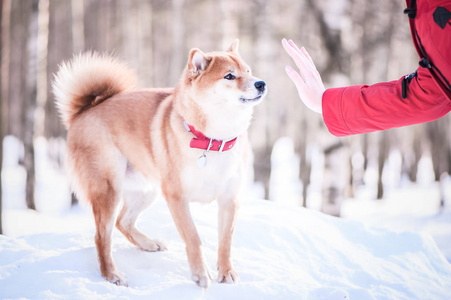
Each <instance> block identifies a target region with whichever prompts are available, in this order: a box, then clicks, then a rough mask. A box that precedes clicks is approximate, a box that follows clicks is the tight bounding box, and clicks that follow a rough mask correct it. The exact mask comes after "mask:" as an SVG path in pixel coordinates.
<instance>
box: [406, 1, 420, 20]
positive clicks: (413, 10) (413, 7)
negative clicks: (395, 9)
mask: <svg viewBox="0 0 451 300" xmlns="http://www.w3.org/2000/svg"><path fill="white" fill-rule="evenodd" d="M404 14H406V15H408V16H409V18H411V19H415V17H416V16H417V1H416V0H411V1H410V7H408V8H406V9H404Z"/></svg>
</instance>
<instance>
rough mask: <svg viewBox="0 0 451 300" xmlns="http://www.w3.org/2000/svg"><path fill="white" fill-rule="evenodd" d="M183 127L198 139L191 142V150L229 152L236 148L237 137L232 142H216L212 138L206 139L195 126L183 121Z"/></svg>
mask: <svg viewBox="0 0 451 300" xmlns="http://www.w3.org/2000/svg"><path fill="white" fill-rule="evenodd" d="M183 126H185V128H186V130H187V131H189V132H192V133H193V134H194V135H195V136H196V137H195V138H193V139H192V140H191V142H190V143H189V146H190V147H191V148H196V149H202V150H207V151H219V152H223V151H228V150H230V149H232V148H233V146H235V143H236V140H237V139H238V138H237V137H236V138H234V139H231V140H228V141H226V140H215V139H212V138H208V137H206V136H205V135H204V134H203V133H202V132H200V131H197V130H196V129H195V128H194V126H192V125H189V124H188V123H186V122H185V121H183Z"/></svg>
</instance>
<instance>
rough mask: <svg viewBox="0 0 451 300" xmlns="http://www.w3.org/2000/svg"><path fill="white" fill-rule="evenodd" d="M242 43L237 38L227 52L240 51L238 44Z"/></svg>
mask: <svg viewBox="0 0 451 300" xmlns="http://www.w3.org/2000/svg"><path fill="white" fill-rule="evenodd" d="M239 44H240V40H239V39H236V40H235V41H234V42H233V43H232V45H231V46H230V48H229V49H228V50H227V52H235V53H238V46H239Z"/></svg>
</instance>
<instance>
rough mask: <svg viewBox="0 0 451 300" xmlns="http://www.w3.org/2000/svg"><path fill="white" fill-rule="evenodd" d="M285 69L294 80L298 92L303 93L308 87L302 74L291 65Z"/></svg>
mask: <svg viewBox="0 0 451 300" xmlns="http://www.w3.org/2000/svg"><path fill="white" fill-rule="evenodd" d="M285 71H286V72H287V74H288V77H290V79H291V81H293V83H294V85H295V86H296V89H297V90H298V92H299V93H301V92H302V91H303V90H304V89H305V88H306V87H307V85H306V83H305V81H304V79H303V78H302V76H301V75H300V74H299V73H298V72H296V71H295V70H294V69H293V68H292V67H290V66H286V67H285Z"/></svg>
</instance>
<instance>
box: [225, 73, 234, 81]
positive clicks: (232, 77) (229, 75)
mask: <svg viewBox="0 0 451 300" xmlns="http://www.w3.org/2000/svg"><path fill="white" fill-rule="evenodd" d="M235 78H236V77H235V76H234V75H232V74H231V73H229V74H227V75H226V76H224V79H227V80H234V79H235Z"/></svg>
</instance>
